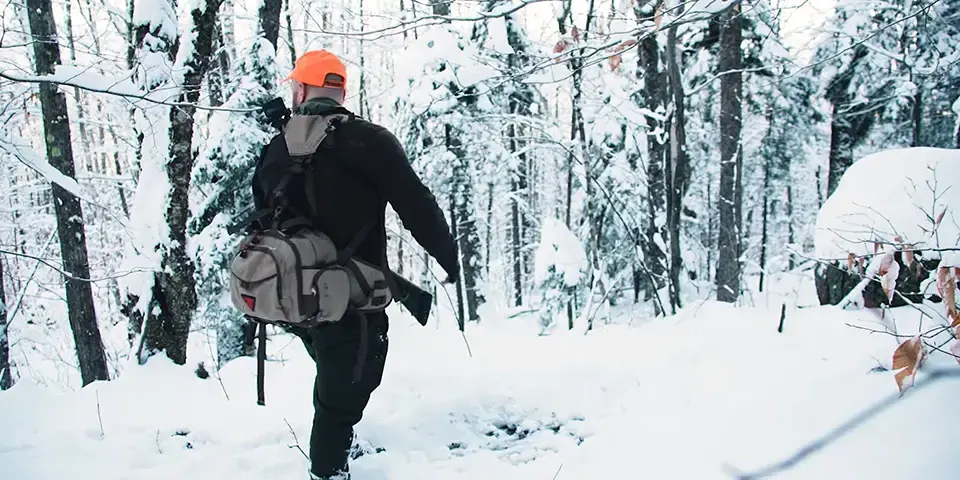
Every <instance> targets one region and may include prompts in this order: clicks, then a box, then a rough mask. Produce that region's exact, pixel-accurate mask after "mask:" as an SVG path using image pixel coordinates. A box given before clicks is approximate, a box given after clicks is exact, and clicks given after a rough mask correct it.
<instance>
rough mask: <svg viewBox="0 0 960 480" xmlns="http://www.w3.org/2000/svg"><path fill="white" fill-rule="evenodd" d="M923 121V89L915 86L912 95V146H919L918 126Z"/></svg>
mask: <svg viewBox="0 0 960 480" xmlns="http://www.w3.org/2000/svg"><path fill="white" fill-rule="evenodd" d="M922 123H923V89H922V88H921V87H919V86H918V87H917V93H915V94H914V95H913V142H912V146H914V147H919V146H920V126H921V124H922Z"/></svg>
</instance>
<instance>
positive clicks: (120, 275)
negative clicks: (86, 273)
mask: <svg viewBox="0 0 960 480" xmlns="http://www.w3.org/2000/svg"><path fill="white" fill-rule="evenodd" d="M0 254H3V255H11V256H14V257H23V258H29V259H30V260H36V261H37V262H38V264H39V263H42V264H44V265H46V266H48V267H50V268H52V269H53V270H55V271H56V272H57V273H59V274H60V275H62V276H64V277H66V278H67V279H69V280H77V281H80V282H89V283H98V282H103V281H106V280H116V279H118V278H123V277H126V276H129V275H133V274H135V273H145V272H150V271H151V270H148V269H145V268H134V269H132V270H128V271H126V272H122V273H118V274H116V275H111V276H108V277H101V278H82V277H78V276H76V275H74V274H72V273H70V272H67V271H64V270H63V269H61V268H60V267H58V266H56V265H54V264H52V263H50V262H48V261H46V260H44V259H42V258H40V257H35V256H33V255H30V254H27V253H19V252H12V251H10V250H4V249H2V248H0Z"/></svg>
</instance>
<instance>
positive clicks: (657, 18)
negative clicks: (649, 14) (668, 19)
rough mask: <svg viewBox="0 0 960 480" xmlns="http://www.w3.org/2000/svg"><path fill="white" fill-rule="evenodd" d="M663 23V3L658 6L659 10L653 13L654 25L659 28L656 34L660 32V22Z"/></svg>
mask: <svg viewBox="0 0 960 480" xmlns="http://www.w3.org/2000/svg"><path fill="white" fill-rule="evenodd" d="M662 21H663V2H660V3H658V4H657V9H656V10H654V12H653V24H654V25H656V26H657V28H656V29H655V30H654V32H659V31H660V22H662Z"/></svg>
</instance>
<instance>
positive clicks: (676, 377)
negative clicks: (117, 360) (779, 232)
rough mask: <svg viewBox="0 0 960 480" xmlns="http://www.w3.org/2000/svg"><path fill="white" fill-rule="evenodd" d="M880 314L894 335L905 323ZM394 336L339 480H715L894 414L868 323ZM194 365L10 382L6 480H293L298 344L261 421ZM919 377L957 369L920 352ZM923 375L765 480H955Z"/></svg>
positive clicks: (907, 318)
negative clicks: (47, 383)
mask: <svg viewBox="0 0 960 480" xmlns="http://www.w3.org/2000/svg"><path fill="white" fill-rule="evenodd" d="M887 314H888V315H892V316H895V317H896V318H897V319H898V321H900V322H901V323H900V325H899V327H900V329H901V332H905V331H907V330H912V329H914V328H915V327H916V325H917V323H916V319H917V318H919V315H918V314H917V313H916V312H915V311H914V310H911V309H893V310H891V311H890V312H887ZM391 318H392V319H393V325H392V326H391V345H390V348H391V351H390V354H389V356H388V363H387V368H386V373H385V375H384V380H383V383H382V385H381V387H380V388H379V389H378V390H377V391H376V392H375V393H374V395H373V398H372V400H371V402H370V405H369V407H368V408H367V410H366V412H365V415H364V417H363V420H362V421H361V422H360V424H359V425H358V427H357V432H358V437H359V439H360V442H361V444H363V445H366V446H368V447H381V448H383V449H384V451H383V452H381V453H370V454H367V455H364V456H362V457H360V458H359V459H357V460H356V461H355V462H353V464H352V469H353V471H354V474H355V475H354V478H355V480H384V479H391V480H394V479H395V480H403V479H408V478H409V479H413V478H417V479H420V478H438V479H441V478H442V479H481V478H483V479H487V478H502V479H529V478H557V479H560V480H562V479H574V478H663V479H673V478H677V479H680V478H697V479H703V480H710V479H728V478H731V477H730V476H729V469H730V468H735V469H739V470H741V471H751V470H754V469H758V468H761V467H763V466H766V465H769V464H770V463H773V462H774V461H776V460H779V459H781V458H783V457H785V456H787V455H790V454H792V453H794V452H795V451H796V450H798V449H799V448H801V447H803V446H804V445H805V444H806V443H807V442H809V441H811V440H813V439H815V438H817V437H819V436H821V435H823V434H824V433H825V432H827V431H829V430H830V429H832V428H834V427H836V426H837V425H839V424H840V423H842V422H844V421H846V420H848V419H849V418H851V417H852V416H854V415H855V414H857V413H859V412H861V411H863V410H864V409H866V408H867V407H869V406H871V405H872V404H874V403H875V402H877V401H879V400H880V399H882V398H884V397H887V396H890V395H894V396H895V395H896V384H895V382H894V380H893V376H892V373H891V372H877V371H871V370H872V369H874V368H875V367H877V366H878V365H882V366H885V367H886V368H889V367H890V363H891V355H892V351H893V349H894V348H895V346H896V344H895V342H894V340H893V337H891V336H888V335H871V334H869V333H868V332H865V331H862V330H856V329H853V328H850V327H848V326H846V325H845V323H851V324H859V325H871V324H874V323H875V322H876V319H875V317H874V315H873V314H872V313H869V312H866V311H842V310H839V309H836V308H834V307H816V308H808V309H801V310H795V309H789V310H788V311H787V317H786V321H785V329H784V333H782V334H780V333H777V324H778V320H779V308H771V309H762V308H734V307H731V306H728V305H721V304H717V303H713V302H706V303H703V304H698V305H695V306H691V307H689V308H688V309H686V310H683V311H681V312H680V313H679V314H678V315H676V316H674V317H670V318H667V319H657V320H656V321H652V322H649V323H645V324H643V325H640V326H634V327H629V326H625V325H608V326H602V325H601V326H598V327H597V329H595V330H594V331H592V332H590V334H589V335H587V336H584V335H582V334H565V333H561V334H557V335H552V336H548V337H537V336H535V335H532V334H530V333H529V332H527V331H525V330H524V328H525V327H527V326H529V325H528V324H527V322H528V320H529V319H524V317H518V318H514V319H511V320H506V319H502V318H499V319H486V320H485V321H484V322H483V323H481V324H480V326H474V325H473V324H471V326H470V327H469V328H468V331H467V336H468V338H469V341H470V346H471V349H472V352H473V357H472V358H471V357H470V356H468V355H467V352H466V349H465V347H464V345H463V343H462V341H461V339H460V336H459V332H457V331H456V330H455V329H454V328H453V326H452V325H453V322H452V320H449V319H447V320H449V321H446V322H444V323H443V325H444V327H443V328H440V329H434V328H427V329H424V328H420V327H419V326H418V325H416V324H415V323H414V321H413V320H412V319H411V318H410V317H408V316H406V315H403V314H400V313H399V312H398V311H396V310H391ZM191 349H192V350H191V351H190V356H191V358H192V359H193V360H191V363H190V366H189V367H177V366H174V365H172V364H171V363H170V362H169V361H168V360H167V359H166V358H165V357H163V356H156V357H154V358H152V359H151V360H150V361H149V363H148V364H147V365H146V366H143V367H139V366H135V365H129V366H128V367H126V370H125V372H124V373H123V374H122V375H121V376H120V377H119V378H118V379H117V380H114V381H111V382H97V383H94V384H92V385H89V386H87V387H86V388H84V389H82V390H80V391H77V392H71V393H66V394H59V393H56V392H54V391H51V390H49V389H47V388H43V387H40V386H37V385H35V384H32V383H31V382H30V381H27V380H22V381H21V382H19V383H18V384H17V385H16V386H15V387H14V388H13V389H12V390H10V391H8V392H4V393H0V410H2V411H5V412H16V414H15V415H4V416H2V417H0V430H2V431H3V432H4V435H3V436H2V437H0V463H2V464H3V465H4V474H5V478H16V479H18V480H45V479H55V478H72V477H75V476H76V474H77V472H83V473H82V477H83V478H97V479H103V480H110V479H125V478H138V479H144V480H149V479H167V478H204V479H210V480H217V479H231V480H233V479H246V478H250V479H254V478H306V468H307V460H306V459H305V458H304V457H303V456H302V455H301V454H300V452H299V451H298V450H297V449H296V448H295V447H294V446H295V445H296V444H297V443H298V442H299V445H300V446H301V448H304V449H305V450H306V449H307V441H308V439H309V431H310V418H311V415H312V409H311V405H310V398H311V385H312V380H313V371H312V365H311V362H310V360H309V359H308V357H307V355H306V353H305V350H304V349H303V348H302V346H301V345H300V344H299V342H298V341H296V340H295V339H294V338H292V337H287V336H283V335H275V336H273V337H271V342H269V346H268V354H269V356H270V358H269V359H268V360H269V361H268V362H267V372H266V382H267V384H266V406H265V407H258V406H257V405H256V399H255V391H256V390H255V385H256V380H255V371H256V369H255V362H254V359H252V358H249V357H245V358H240V359H238V360H235V361H233V362H231V363H229V364H228V365H226V366H225V368H223V369H222V370H221V371H220V376H221V380H222V382H223V384H222V387H221V384H220V383H219V382H218V380H217V379H216V378H214V377H210V378H208V379H206V380H200V379H198V378H197V377H196V376H195V375H193V373H192V371H193V369H194V366H195V364H196V361H197V359H198V358H200V359H202V358H203V356H204V355H203V346H202V342H200V341H197V338H194V341H192V342H191ZM938 355H939V356H938ZM951 365H952V367H951ZM929 368H956V362H955V361H954V360H952V359H949V358H944V356H943V355H940V354H936V353H934V354H933V355H932V356H931V358H930V359H929V360H928V363H927V364H925V367H924V369H929ZM925 375H926V374H925V373H924V372H923V370H922V371H921V374H920V376H918V378H917V382H916V383H917V386H916V387H914V390H911V391H908V392H907V394H906V395H905V396H904V397H903V398H902V399H900V400H897V401H896V403H895V404H894V405H893V406H892V407H891V408H890V409H889V410H887V411H886V412H884V413H882V414H881V415H879V416H878V417H876V418H873V419H871V420H869V421H867V422H866V423H864V424H863V425H862V426H861V427H860V428H858V429H855V430H854V431H853V432H852V433H850V434H849V435H848V436H845V437H841V438H840V440H838V441H837V442H836V443H834V444H831V445H829V446H827V447H826V448H825V449H824V450H823V451H821V452H819V453H818V454H817V455H814V456H811V457H810V458H809V459H808V460H806V461H804V462H801V463H800V464H799V465H798V466H796V467H795V468H794V469H793V470H790V471H789V472H787V474H785V475H783V476H778V477H774V478H870V479H872V480H882V479H900V478H924V479H941V478H942V479H947V478H954V477H953V472H955V471H956V469H957V468H958V467H960V459H958V458H957V457H956V456H955V455H951V453H952V451H951V448H952V441H951V440H952V439H955V438H956V437H955V435H954V432H955V431H956V424H955V423H954V422H953V421H951V420H950V417H949V416H947V417H944V416H943V414H942V412H948V411H950V409H951V408H952V407H953V402H954V399H955V398H956V397H955V395H957V394H960V382H958V381H956V380H949V379H948V380H943V381H941V382H939V383H936V384H932V385H930V386H929V387H924V383H925V378H926V377H925ZM228 396H229V400H228V399H227V397H228ZM288 422H289V425H290V427H288V426H287V424H288ZM291 427H292V431H293V432H292V433H291V430H290V428H291ZM294 435H296V439H295V438H294ZM910 439H917V441H911V440H910ZM920 439H922V441H920ZM865 454H869V456H870V458H871V460H870V461H869V462H864V461H862V460H861V459H860V456H861V455H865ZM52 459H56V461H50V460H52Z"/></svg>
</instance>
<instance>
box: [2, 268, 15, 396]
mask: <svg viewBox="0 0 960 480" xmlns="http://www.w3.org/2000/svg"><path fill="white" fill-rule="evenodd" d="M7 325H8V324H7V297H6V295H5V294H4V291H3V261H2V260H0V390H7V389H9V388H10V387H12V386H13V373H12V370H13V362H11V361H10V341H9V339H8V337H7V332H8V330H7Z"/></svg>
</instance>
